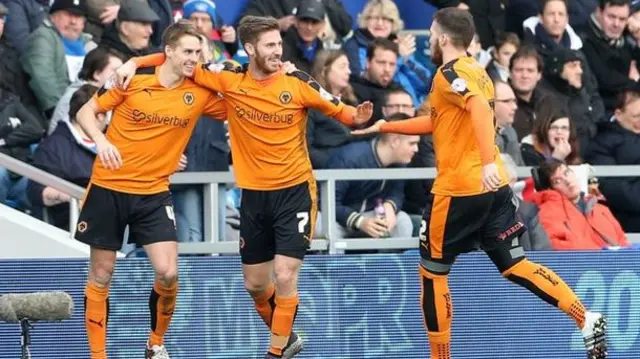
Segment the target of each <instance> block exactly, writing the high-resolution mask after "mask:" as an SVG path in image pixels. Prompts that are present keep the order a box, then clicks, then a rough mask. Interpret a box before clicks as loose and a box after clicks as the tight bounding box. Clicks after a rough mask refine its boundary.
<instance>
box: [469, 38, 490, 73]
mask: <svg viewBox="0 0 640 359" xmlns="http://www.w3.org/2000/svg"><path fill="white" fill-rule="evenodd" d="M467 52H468V53H469V55H471V56H473V58H474V59H476V61H478V63H479V64H480V65H482V67H485V68H486V67H487V65H489V62H491V52H489V50H485V49H483V48H482V44H481V43H480V36H479V35H478V33H476V34H475V35H473V38H472V39H471V44H469V47H467Z"/></svg>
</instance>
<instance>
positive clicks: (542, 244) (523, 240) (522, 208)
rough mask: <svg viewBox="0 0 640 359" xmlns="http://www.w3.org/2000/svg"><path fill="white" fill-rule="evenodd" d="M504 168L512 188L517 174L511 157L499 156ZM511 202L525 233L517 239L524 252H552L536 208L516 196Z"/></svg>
mask: <svg viewBox="0 0 640 359" xmlns="http://www.w3.org/2000/svg"><path fill="white" fill-rule="evenodd" d="M500 157H501V158H502V163H503V164H504V168H505V170H506V171H507V174H508V175H509V186H511V188H513V187H514V185H515V184H516V181H517V180H518V172H517V167H516V164H515V163H514V162H513V159H511V156H509V155H507V154H504V153H503V154H500ZM513 200H514V201H516V202H517V205H516V207H517V208H518V210H517V211H516V219H517V220H518V221H520V222H522V223H523V224H524V225H525V226H526V227H527V231H526V232H524V234H522V235H521V236H520V237H519V238H518V241H520V245H521V246H522V248H523V249H524V250H525V251H550V250H553V248H552V247H551V242H550V241H549V236H548V235H547V232H545V230H544V228H542V225H541V224H540V217H539V216H538V212H539V211H538V207H537V206H536V205H535V204H533V203H530V202H526V201H523V200H522V199H520V197H518V196H513Z"/></svg>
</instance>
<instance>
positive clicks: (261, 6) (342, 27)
mask: <svg viewBox="0 0 640 359" xmlns="http://www.w3.org/2000/svg"><path fill="white" fill-rule="evenodd" d="M299 2H300V0H249V2H248V3H247V8H246V9H245V11H244V13H243V14H242V16H241V17H240V18H242V17H244V16H247V15H255V16H273V17H275V18H276V19H278V23H279V24H280V31H282V32H286V31H287V30H289V28H291V27H292V26H293V25H294V24H295V23H296V17H295V14H296V12H297V10H298V7H299V6H298V5H299ZM322 2H323V4H324V8H325V11H326V19H325V20H326V21H325V25H326V28H325V30H324V33H323V38H322V40H323V42H325V43H331V42H337V43H342V40H343V39H345V38H346V37H347V36H348V35H349V34H350V33H351V27H352V25H353V19H351V15H349V13H347V11H346V10H345V9H344V6H343V5H342V1H341V0H322ZM332 37H334V38H332Z"/></svg>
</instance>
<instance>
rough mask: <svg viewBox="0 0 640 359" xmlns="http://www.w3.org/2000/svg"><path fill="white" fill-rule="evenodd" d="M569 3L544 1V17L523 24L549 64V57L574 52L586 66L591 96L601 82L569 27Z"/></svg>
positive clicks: (586, 84) (585, 78)
mask: <svg viewBox="0 0 640 359" xmlns="http://www.w3.org/2000/svg"><path fill="white" fill-rule="evenodd" d="M567 1H568V0H543V1H542V10H541V11H540V14H539V15H538V16H532V17H530V18H528V19H527V20H526V21H525V22H524V24H523V26H524V28H525V32H524V36H525V41H526V42H529V43H532V44H534V45H535V46H536V49H537V50H538V53H539V54H540V55H542V58H543V59H544V60H545V61H548V58H549V56H551V54H552V53H553V52H554V51H556V50H559V49H567V50H573V51H574V53H575V54H576V55H577V56H578V57H579V58H580V60H581V61H582V63H583V66H582V70H583V73H582V82H583V83H584V87H586V88H587V91H588V93H589V94H596V95H597V93H598V81H597V80H596V77H595V75H594V74H593V71H591V68H589V65H588V63H587V62H586V61H587V59H586V58H585V56H584V54H583V53H582V50H581V49H582V40H581V39H580V37H579V36H578V35H577V34H576V32H575V31H574V30H573V28H572V27H571V25H569V17H568V14H567V11H568V10H567V6H568V5H567ZM599 97H600V96H599V95H598V98H599Z"/></svg>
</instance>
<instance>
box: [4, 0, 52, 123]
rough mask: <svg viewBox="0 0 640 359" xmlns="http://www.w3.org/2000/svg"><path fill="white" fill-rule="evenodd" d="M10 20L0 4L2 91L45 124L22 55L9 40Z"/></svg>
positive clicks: (5, 9) (6, 11) (6, 10)
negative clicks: (10, 93)
mask: <svg viewBox="0 0 640 359" xmlns="http://www.w3.org/2000/svg"><path fill="white" fill-rule="evenodd" d="M8 18H9V11H8V9H7V8H6V7H5V6H4V5H3V4H2V3H0V74H1V75H0V89H2V90H4V91H6V92H12V93H14V94H15V95H16V96H17V97H18V98H20V103H22V105H24V107H26V108H27V109H28V110H29V111H31V112H32V113H33V114H34V115H36V116H37V117H38V119H39V121H40V123H41V124H43V123H44V116H43V114H42V113H41V112H40V110H39V109H38V103H37V101H36V97H35V95H34V94H33V91H32V90H31V88H30V87H29V81H28V80H27V76H26V74H25V73H24V71H22V64H21V63H20V55H19V54H18V52H17V51H16V50H15V49H14V48H13V44H12V43H11V41H9V39H8V38H7V35H8V34H7V33H6V31H5V30H6V27H5V22H6V20H7V19H8Z"/></svg>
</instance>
